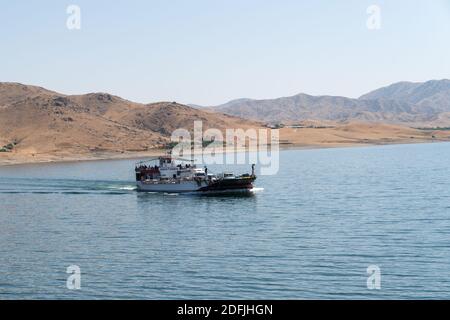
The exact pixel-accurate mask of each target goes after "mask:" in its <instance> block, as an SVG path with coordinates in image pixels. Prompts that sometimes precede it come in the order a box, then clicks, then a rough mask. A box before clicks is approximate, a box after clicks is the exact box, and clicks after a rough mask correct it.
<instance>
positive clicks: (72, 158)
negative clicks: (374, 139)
mask: <svg viewBox="0 0 450 320" xmlns="http://www.w3.org/2000/svg"><path fill="white" fill-rule="evenodd" d="M449 141H450V140H434V141H429V140H415V141H403V140H402V141H390V142H378V143H340V144H331V143H330V144H317V145H314V144H293V143H290V144H280V146H279V149H280V150H311V149H331V148H355V147H370V146H380V145H399V144H418V143H439V142H449ZM243 151H255V150H245V149H240V150H237V151H236V152H243ZM165 153H166V151H165V150H162V149H154V150H149V151H146V152H125V153H114V152H111V153H100V154H85V155H82V154H77V155H66V154H47V155H39V154H38V155H34V156H30V155H20V154H18V155H14V154H9V155H7V156H5V155H0V166H14V165H24V164H39V163H65V162H66V163H70V162H82V161H83V162H85V161H101V160H126V159H145V158H149V157H154V156H160V155H164V154H165Z"/></svg>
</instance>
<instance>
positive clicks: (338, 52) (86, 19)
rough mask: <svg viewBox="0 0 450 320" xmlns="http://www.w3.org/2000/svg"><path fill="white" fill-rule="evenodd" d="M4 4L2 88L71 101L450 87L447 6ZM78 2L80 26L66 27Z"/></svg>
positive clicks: (204, 0) (120, 0)
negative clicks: (37, 90) (20, 86)
mask: <svg viewBox="0 0 450 320" xmlns="http://www.w3.org/2000/svg"><path fill="white" fill-rule="evenodd" d="M0 4H1V6H0V81H2V82H3V81H5V82H20V83H24V84H32V85H38V86H43V87H45V88H48V89H51V90H55V91H58V92H61V93H65V94H82V93H89V92H108V93H111V94H115V95H118V96H121V97H123V98H126V99H129V100H133V101H136V102H142V103H150V102H156V101H177V102H179V103H185V104H188V103H191V104H199V105H218V104H222V103H225V102H227V101H229V100H233V99H238V98H254V99H265V98H277V97H282V96H291V95H295V94H298V93H308V94H313V95H340V96H348V97H358V96H360V95H362V94H364V93H366V92H368V91H371V90H373V89H376V88H379V87H381V86H385V85H389V84H391V83H394V82H397V81H415V82H419V81H427V80H431V79H443V78H450V0H433V1H421V0H408V1H407V0H390V1H389V0H385V1H381V0H379V1H377V0H370V1H366V0H345V1H342V0H316V1H300V0H296V1H290V0H276V1H275V0H264V1H261V0H226V1H225V0H220V1H219V0H189V1H187V0H185V1H181V0H172V1H169V0H164V1H163V0H161V1H152V0H147V1H138V0H127V1H125V0H116V1H106V0H70V1H64V0H39V1H38V0H15V1H9V0H8V1H6V0H0ZM70 5H76V6H78V7H79V8H80V17H81V19H80V21H81V22H80V29H69V28H68V27H67V20H68V19H69V18H73V16H72V15H71V14H70V13H69V14H68V13H67V8H68V7H69V6H70ZM372 5H376V6H377V8H379V10H380V11H379V13H380V15H379V17H380V19H379V20H376V21H380V25H379V26H380V28H379V29H373V28H368V26H367V21H368V19H371V20H370V21H373V20H372V18H373V11H371V12H370V13H368V12H367V9H368V8H369V7H370V6H372ZM70 21H73V20H70ZM72 25H73V24H72Z"/></svg>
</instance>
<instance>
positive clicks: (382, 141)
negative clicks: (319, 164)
mask: <svg viewBox="0 0 450 320" xmlns="http://www.w3.org/2000/svg"><path fill="white" fill-rule="evenodd" d="M445 141H450V131H429V130H418V129H414V128H409V127H404V126H393V125H385V124H368V123H350V124H344V125H336V126H330V127H322V128H283V129H281V130H280V145H279V146H280V149H317V148H343V147H358V146H375V145H391V144H412V143H434V142H445ZM225 151H226V150H225ZM237 151H245V149H241V150H237ZM163 154H165V150H161V149H151V150H148V151H116V150H104V151H83V150H75V151H74V150H73V149H60V150H55V151H52V152H42V153H36V152H35V151H33V152H32V153H31V152H25V151H22V152H21V151H20V150H17V151H14V152H5V153H0V166H2V165H3V166H4V165H17V164H28V163H53V162H75V161H94V160H114V159H140V158H147V157H153V156H159V155H163Z"/></svg>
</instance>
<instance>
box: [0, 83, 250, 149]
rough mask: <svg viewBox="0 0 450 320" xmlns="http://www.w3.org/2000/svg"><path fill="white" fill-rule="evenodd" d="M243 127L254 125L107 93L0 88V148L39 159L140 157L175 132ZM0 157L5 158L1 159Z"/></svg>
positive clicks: (15, 86) (14, 86)
mask: <svg viewBox="0 0 450 320" xmlns="http://www.w3.org/2000/svg"><path fill="white" fill-rule="evenodd" d="M195 120H202V121H203V122H204V126H205V127H206V128H208V127H215V128H218V129H224V128H248V127H250V126H259V124H258V123H255V122H251V121H245V120H242V119H239V118H236V117H232V116H226V115H220V114H215V113H211V112H208V111H200V110H196V109H193V108H190V107H188V106H184V105H180V104H177V103H174V102H172V103H169V102H161V103H155V104H149V105H145V104H140V103H135V102H131V101H128V100H124V99H122V98H120V97H116V96H113V95H110V94H106V93H92V94H86V95H72V96H69V95H64V94H59V93H56V92H53V91H49V90H46V89H43V88H39V87H34V86H26V85H22V84H16V83H0V148H2V146H6V145H8V144H12V145H14V148H13V150H11V151H12V152H10V153H12V154H16V155H23V156H29V155H32V156H34V157H39V156H40V155H48V154H51V155H55V157H65V156H67V157H69V156H70V155H73V154H93V155H95V154H97V155H98V154H102V153H105V154H106V153H111V152H113V153H122V152H142V151H148V150H151V149H154V148H158V147H161V146H162V145H163V144H165V143H167V142H168V141H169V139H170V135H171V133H172V131H174V130H175V129H178V128H185V129H187V130H192V127H193V123H194V121H195ZM3 156H4V155H3Z"/></svg>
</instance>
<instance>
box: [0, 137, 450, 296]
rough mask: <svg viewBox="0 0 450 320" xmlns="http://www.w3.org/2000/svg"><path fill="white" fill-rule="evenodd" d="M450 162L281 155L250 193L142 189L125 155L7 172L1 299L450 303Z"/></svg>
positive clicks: (1, 201) (434, 147)
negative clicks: (74, 275)
mask: <svg viewBox="0 0 450 320" xmlns="http://www.w3.org/2000/svg"><path fill="white" fill-rule="evenodd" d="M449 159H450V144H447V143H440V144H423V145H401V146H380V147H370V148H348V149H324V150H296V151H283V152H282V153H281V156H280V161H281V163H280V172H279V174H278V175H276V176H266V177H260V178H259V179H258V181H257V186H258V187H259V188H260V191H259V192H257V193H256V194H255V196H253V197H250V198H236V197H198V196H186V195H178V196H177V195H168V194H163V195H161V194H142V193H137V192H136V191H135V190H134V184H133V164H134V161H128V160H123V161H100V162H86V163H67V164H48V165H29V166H16V167H2V168H0V299H12V298H19V299H21V298H39V299H46V298H51V299H66V298H68V299H71V298H74V299H79V298H88V299H90V298H95V299H106V298H125V299H135V298H137V299H172V298H175V299H179V298H193V299H206V298H212V299H219V298H222V299H231V298H233V299H235V298H236V299H239V298H250V299H284V298H288V299H314V298H326V299H336V298H369V299H379V298H388V299H391V298H400V299H406V298H428V299H429V298H433V299H434V298H450V170H449V163H450V162H449ZM211 169H214V168H211ZM235 169H237V170H238V171H239V170H240V171H245V170H247V171H248V169H249V168H247V167H246V168H241V167H239V168H235ZM211 171H213V170H211ZM262 189H264V190H263V191H262ZM70 265H78V266H80V268H81V272H82V277H81V279H82V282H81V286H82V288H81V290H79V291H70V290H68V289H67V288H66V279H67V277H68V274H66V268H67V267H68V266H70ZM370 265H377V266H379V267H380V269H381V286H382V287H381V290H375V291H373V290H368V289H367V277H368V275H367V272H366V270H367V267H368V266H370Z"/></svg>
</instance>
